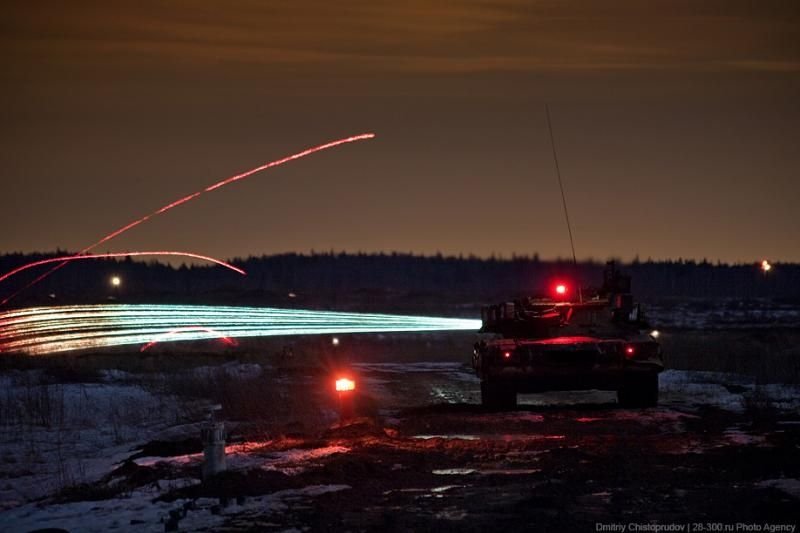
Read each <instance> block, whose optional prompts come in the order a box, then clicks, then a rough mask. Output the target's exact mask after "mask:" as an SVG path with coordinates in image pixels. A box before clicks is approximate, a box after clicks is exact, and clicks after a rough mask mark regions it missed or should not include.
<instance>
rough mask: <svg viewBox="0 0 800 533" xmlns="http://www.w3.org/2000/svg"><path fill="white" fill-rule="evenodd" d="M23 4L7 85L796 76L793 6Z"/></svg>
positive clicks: (520, 0) (13, 11) (680, 2)
mask: <svg viewBox="0 0 800 533" xmlns="http://www.w3.org/2000/svg"><path fill="white" fill-rule="evenodd" d="M698 4H699V3H698V2H694V1H687V0H675V1H663V0H649V1H644V0H636V1H634V0H617V1H616V2H615V1H611V0H608V1H606V2H591V3H588V4H587V3H585V2H579V1H577V0H570V1H565V2H554V1H542V0H538V1H536V0H533V1H532V0H504V1H491V2H489V1H476V0H456V1H450V2H433V1H425V0H412V1H406V2H373V1H358V2H328V1H321V0H315V1H310V2H287V3H284V4H279V5H272V3H270V4H265V3H263V2H256V1H250V0H238V1H234V2H228V3H226V4H224V6H223V5H221V4H219V3H217V2H210V1H202V0H198V1H192V2H189V1H179V2H169V3H163V2H153V1H150V2H137V3H134V4H130V5H127V6H120V5H119V4H115V3H105V2H99V3H95V2H88V1H84V2H69V3H67V2H56V3H53V4H51V5H49V6H48V7H47V9H42V7H41V5H40V4H38V3H37V4H36V5H35V6H34V5H32V4H31V3H29V2H18V3H16V4H14V5H13V6H12V7H11V8H10V10H9V16H8V17H7V18H6V22H5V23H3V28H2V37H1V38H0V39H1V40H2V45H3V48H4V49H5V50H7V51H9V52H10V54H9V55H8V56H7V57H6V59H5V61H6V62H8V63H10V64H11V66H12V67H16V68H11V69H10V70H11V71H12V72H13V71H15V70H16V71H25V72H28V73H29V74H30V73H32V72H41V69H40V67H43V68H44V72H45V73H46V72H47V70H48V69H49V68H53V69H54V70H55V71H58V72H61V71H62V70H66V71H69V70H71V69H78V70H80V69H81V68H84V69H87V68H88V69H91V68H98V67H102V68H108V69H110V70H112V71H114V70H116V71H118V72H125V71H126V69H129V70H130V72H131V73H132V74H131V75H133V74H134V73H136V72H139V71H140V69H143V71H148V70H156V71H159V70H169V69H172V68H175V67H176V65H177V66H180V67H181V68H200V69H202V68H209V67H214V68H224V69H226V70H227V71H229V72H237V71H241V72H246V71H247V69H259V70H260V71H261V72H263V73H267V74H268V73H270V72H275V73H276V74H283V73H284V72H285V70H287V69H289V70H292V71H293V72H297V73H306V74H315V73H317V74H323V75H330V74H331V73H335V72H341V73H359V72H360V73H374V74H378V75H386V74H389V75H391V74H392V73H394V74H398V75H407V74H413V73H421V74H427V73H443V74H448V73H463V72H484V71H522V72H538V71H541V72H552V71H565V72H572V71H587V72H595V71H614V70H626V71H630V70H645V71H646V70H652V69H671V70H686V71H692V72H694V71H703V70H707V71H709V72H718V71H720V70H729V71H732V72H737V71H754V72H763V71H770V72H778V73H796V72H798V63H800V52H799V51H798V47H797V46H790V45H789V44H788V43H796V42H798V40H800V30H798V27H800V25H798V24H797V22H798V18H797V13H796V11H797V10H796V9H795V8H793V6H792V5H791V2H788V3H787V2H777V1H770V0H765V1H763V2H759V3H757V4H753V3H751V2H744V1H739V0H732V1H728V2H713V1H712V2H703V3H702V5H698Z"/></svg>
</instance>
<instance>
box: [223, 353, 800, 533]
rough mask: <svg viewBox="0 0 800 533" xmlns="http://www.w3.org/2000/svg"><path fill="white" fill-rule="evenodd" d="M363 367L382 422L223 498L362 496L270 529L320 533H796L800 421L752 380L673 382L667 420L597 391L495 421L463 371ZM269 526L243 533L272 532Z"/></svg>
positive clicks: (528, 403) (689, 376)
mask: <svg viewBox="0 0 800 533" xmlns="http://www.w3.org/2000/svg"><path fill="white" fill-rule="evenodd" d="M359 371H360V378H361V379H360V381H361V383H362V384H363V385H364V388H365V389H366V390H365V391H364V392H363V394H365V395H369V396H370V397H371V398H372V399H373V400H374V401H375V402H376V403H377V405H379V406H380V415H379V416H378V417H377V418H372V419H367V418H364V419H360V420H357V421H356V422H355V423H352V424H349V425H344V426H341V427H338V428H334V429H332V430H330V431H329V432H328V433H327V434H326V435H325V436H324V438H322V439H309V440H304V439H302V438H301V439H299V440H293V441H292V442H291V443H287V442H281V441H280V440H277V441H275V442H273V443H271V444H270V445H268V446H267V447H266V448H263V449H261V450H259V451H258V452H255V453H256V454H258V455H262V454H263V455H264V456H265V457H270V452H272V453H275V452H278V453H279V450H281V449H285V448H287V447H291V448H292V449H297V448H309V449H312V450H313V449H320V450H325V449H331V447H334V449H338V450H346V451H339V453H332V454H330V455H325V456H324V457H322V458H318V459H315V460H313V461H298V462H292V461H291V460H287V461H286V462H285V463H284V464H283V466H282V467H281V466H279V467H277V468H276V469H274V470H273V471H270V472H268V473H263V474H254V473H253V472H252V471H251V474H249V475H248V476H246V479H244V478H239V479H238V480H236V481H235V480H234V479H233V478H232V479H230V482H231V483H226V484H225V485H226V486H227V487H228V488H227V489H224V490H226V491H236V490H239V491H241V490H250V489H256V487H259V488H261V489H266V488H268V487H269V488H271V489H272V490H275V489H279V488H291V487H302V486H308V485H316V484H328V485H336V486H340V485H346V486H348V487H350V488H348V489H346V490H338V491H335V492H330V493H327V494H323V495H320V496H318V497H316V498H315V499H314V500H313V504H312V503H310V502H307V504H305V505H297V506H293V505H289V506H288V507H287V508H286V509H285V510H284V511H282V512H281V513H279V514H278V515H275V514H273V515H271V516H270V517H269V519H268V520H266V523H268V524H274V525H276V526H279V527H287V526H294V527H304V526H310V527H311V528H312V529H320V530H322V529H331V530H333V529H335V530H362V529H368V530H374V529H381V530H390V531H394V530H398V531H405V530H408V531H411V530H417V531H418V530H443V529H444V530H447V529H453V530H475V531H485V530H487V529H491V528H506V529H511V530H520V529H527V528H536V529H552V530H562V529H564V528H567V529H573V530H581V531H595V524H597V523H624V524H627V523H630V522H650V521H654V522H657V523H662V524H671V523H681V524H686V523H687V522H692V523H697V522H702V523H707V522H721V523H725V524H735V523H736V522H743V523H751V522H757V523H762V524H763V523H764V522H765V521H768V522H770V523H791V524H794V523H796V522H797V519H798V516H799V515H800V502H798V498H799V497H800V482H798V481H797V480H798V478H800V460H799V459H800V423H799V422H798V420H797V419H798V413H797V411H796V409H794V410H789V411H786V410H784V411H781V410H780V409H778V410H773V409H772V408H770V409H767V408H766V407H765V406H763V405H762V407H764V409H761V410H756V409H755V408H754V407H753V401H752V399H751V400H748V398H749V397H751V396H752V394H753V390H752V389H751V387H750V386H749V385H747V384H746V383H744V384H742V383H741V382H740V383H720V376H719V375H703V374H697V373H669V374H667V375H665V376H664V379H663V380H662V382H663V383H662V398H663V401H662V406H661V407H659V408H656V409H646V410H624V409H620V408H618V407H617V406H616V404H615V399H614V395H613V393H600V392H588V393H568V394H547V395H536V396H530V397H522V400H523V404H522V405H521V406H520V408H519V409H518V410H516V411H513V412H509V413H486V412H484V411H483V410H482V409H481V408H480V407H479V406H478V405H477V404H476V403H471V402H475V401H477V385H478V384H477V382H476V381H475V380H474V379H473V378H472V377H471V376H470V375H469V373H468V372H467V371H466V369H464V368H463V367H462V366H460V365H455V364H448V363H441V364H424V363H423V364H416V365H362V366H360V367H359ZM431 402H436V403H431ZM779 407H780V406H779ZM783 407H786V405H783ZM273 457H274V456H273ZM309 463H310V464H309ZM298 467H299V469H300V470H301V471H299V473H298V470H297V468H298ZM281 470H283V471H284V472H286V473H288V474H291V475H283V474H280V473H279V472H280V471H281ZM246 487H249V488H246ZM254 492H261V491H260V490H254ZM258 514H259V513H257V512H251V511H247V512H243V513H240V514H238V515H236V516H231V517H230V520H229V522H228V525H229V526H234V527H236V526H240V527H244V528H248V527H251V526H254V525H255V524H262V525H264V524H265V522H264V521H263V520H262V519H259V518H256V516H257V515H258Z"/></svg>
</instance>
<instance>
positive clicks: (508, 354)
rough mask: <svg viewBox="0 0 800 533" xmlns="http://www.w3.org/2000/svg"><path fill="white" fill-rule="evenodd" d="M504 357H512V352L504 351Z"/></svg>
mask: <svg viewBox="0 0 800 533" xmlns="http://www.w3.org/2000/svg"><path fill="white" fill-rule="evenodd" d="M503 357H505V358H506V359H508V358H509V357H511V352H506V353H504V354H503Z"/></svg>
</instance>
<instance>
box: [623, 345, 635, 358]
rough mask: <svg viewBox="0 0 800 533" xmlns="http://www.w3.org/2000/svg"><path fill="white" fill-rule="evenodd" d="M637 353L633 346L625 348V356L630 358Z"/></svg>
mask: <svg viewBox="0 0 800 533" xmlns="http://www.w3.org/2000/svg"><path fill="white" fill-rule="evenodd" d="M635 353H636V350H635V349H634V347H633V346H627V347H626V348H625V355H627V356H628V357H630V356H632V355H633V354H635Z"/></svg>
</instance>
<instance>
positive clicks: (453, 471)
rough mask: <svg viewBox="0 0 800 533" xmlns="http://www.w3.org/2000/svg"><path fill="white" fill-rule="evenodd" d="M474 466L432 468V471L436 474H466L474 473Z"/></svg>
mask: <svg viewBox="0 0 800 533" xmlns="http://www.w3.org/2000/svg"><path fill="white" fill-rule="evenodd" d="M476 472H477V470H475V469H474V468H442V469H439V470H434V471H433V472H432V473H433V474H435V475H437V476H466V475H469V474H474V473H476Z"/></svg>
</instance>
